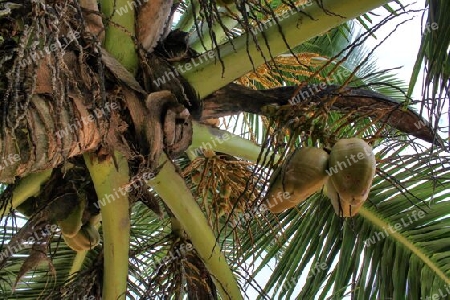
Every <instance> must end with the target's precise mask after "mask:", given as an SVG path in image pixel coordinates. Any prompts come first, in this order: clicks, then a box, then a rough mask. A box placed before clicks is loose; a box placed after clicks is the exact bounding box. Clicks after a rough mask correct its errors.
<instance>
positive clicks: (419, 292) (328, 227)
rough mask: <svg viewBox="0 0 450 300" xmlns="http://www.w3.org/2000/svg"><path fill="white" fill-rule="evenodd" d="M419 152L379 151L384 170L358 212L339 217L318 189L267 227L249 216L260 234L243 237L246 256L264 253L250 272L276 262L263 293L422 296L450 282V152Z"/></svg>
mask: <svg viewBox="0 0 450 300" xmlns="http://www.w3.org/2000/svg"><path fill="white" fill-rule="evenodd" d="M421 157H422V159H419V158H418V157H417V155H406V156H403V157H402V156H398V155H394V156H386V157H379V164H378V168H379V169H380V170H381V172H378V173H379V175H378V176H377V177H376V179H375V181H374V187H373V188H372V191H371V193H370V196H369V202H368V203H366V204H365V205H364V209H363V210H362V211H361V212H360V214H359V216H357V217H356V218H353V219H347V220H345V221H344V220H343V219H340V218H339V217H337V216H336V215H335V213H334V211H333V208H332V207H331V204H330V201H329V200H328V199H327V198H326V197H325V196H323V195H321V194H320V193H319V194H316V195H315V196H313V197H311V198H310V199H309V200H307V201H306V202H304V203H303V204H302V205H300V206H298V207H297V208H296V209H292V210H289V211H287V212H286V213H283V214H281V215H279V216H277V217H274V216H272V217H269V221H270V223H269V224H265V225H264V227H265V228H268V227H271V226H273V227H274V228H276V229H277V230H271V233H270V234H267V230H266V231H264V230H263V228H261V226H260V225H259V224H258V223H257V222H256V220H255V221H253V222H251V223H250V224H251V229H250V230H252V232H255V233H256V234H255V235H253V236H252V239H251V240H250V239H248V238H247V239H245V240H244V242H243V243H242V245H243V247H244V249H245V253H246V254H245V258H246V259H248V260H250V261H253V262H254V261H255V260H254V259H253V255H254V253H257V254H258V255H260V257H261V261H260V262H258V263H257V264H256V269H255V272H254V273H253V276H256V275H257V274H258V273H261V272H263V273H264V272H267V265H275V267H274V269H273V270H272V271H271V276H270V279H269V280H268V282H267V284H266V286H265V288H264V291H265V293H267V294H268V295H270V298H271V299H275V298H278V297H280V298H279V299H281V297H283V299H293V298H295V299H313V298H314V297H317V296H318V297H319V298H318V299H326V298H327V297H329V296H331V295H334V296H336V297H337V298H338V299H341V298H342V297H343V296H344V295H345V294H346V293H348V292H351V293H352V294H353V297H355V299H388V297H393V299H403V298H408V299H419V298H420V297H425V296H430V295H433V294H436V293H438V292H439V289H442V287H444V286H446V285H448V284H449V283H450V270H449V268H448V263H447V262H448V259H449V258H450V252H449V251H448V245H449V243H448V241H449V240H450V229H449V226H448V224H447V223H448V222H450V218H449V217H448V216H449V215H450V208H449V203H448V196H449V193H450V192H449V191H448V189H447V188H446V187H447V186H448V184H449V180H450V174H449V171H450V170H449V168H448V162H449V161H448V160H449V158H450V157H449V156H448V155H447V154H446V153H434V154H431V153H427V154H426V155H422V156H421ZM384 169H388V171H383V170H384ZM394 176H395V177H394ZM436 178H438V179H437V180H436ZM430 204H432V205H431V207H430ZM256 218H260V217H259V216H256ZM263 249H264V250H263ZM294 286H297V287H299V288H300V291H298V292H294V288H293V287H294ZM276 295H278V296H276ZM284 297H285V298H284Z"/></svg>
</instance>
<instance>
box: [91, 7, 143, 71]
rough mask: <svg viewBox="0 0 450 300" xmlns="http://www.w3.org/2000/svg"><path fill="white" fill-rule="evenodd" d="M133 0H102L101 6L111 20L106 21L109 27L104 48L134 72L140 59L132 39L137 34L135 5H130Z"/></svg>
mask: <svg viewBox="0 0 450 300" xmlns="http://www.w3.org/2000/svg"><path fill="white" fill-rule="evenodd" d="M131 2H132V1H129V0H101V1H100V4H101V5H100V6H101V9H102V13H103V15H104V16H105V17H106V19H107V20H108V21H109V23H107V22H105V25H107V27H106V29H105V41H104V48H105V49H106V50H107V51H108V52H109V53H110V54H111V55H112V56H114V57H115V58H116V59H117V60H118V61H119V62H120V63H122V65H124V66H125V68H127V69H128V71H130V72H131V73H133V74H134V73H136V70H137V68H138V61H139V60H138V57H137V55H136V49H135V46H134V42H133V40H132V37H134V36H135V35H136V34H135V26H136V25H135V10H134V5H129V3H131ZM119 12H120V13H119ZM109 18H110V19H109Z"/></svg>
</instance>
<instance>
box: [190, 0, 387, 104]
mask: <svg viewBox="0 0 450 300" xmlns="http://www.w3.org/2000/svg"><path fill="white" fill-rule="evenodd" d="M320 2H321V4H322V5H323V7H324V8H325V9H326V10H328V11H330V12H333V14H330V13H327V12H325V11H323V9H322V8H320V7H319V6H318V5H317V3H316V2H314V3H313V4H312V5H311V6H308V7H306V8H305V9H304V11H305V13H306V14H307V15H309V16H311V17H308V16H307V15H305V14H303V13H302V14H300V13H294V11H291V12H292V14H289V13H288V14H285V15H286V16H287V17H286V18H285V19H283V20H281V18H280V21H279V24H280V25H281V27H282V30H283V34H284V38H285V40H283V37H282V36H281V34H280V32H279V27H278V24H276V23H275V22H272V25H271V26H268V27H267V29H265V30H264V31H263V32H260V33H258V34H257V35H256V39H257V41H258V44H259V47H260V50H258V49H257V48H256V46H255V44H254V43H248V41H249V40H250V41H251V40H252V37H250V36H248V34H244V35H242V36H240V37H238V38H235V39H233V45H231V44H229V43H228V44H226V45H223V46H220V56H221V59H222V61H223V63H224V65H225V68H224V69H223V70H222V66H221V63H220V61H219V60H217V58H216V57H213V58H212V59H208V60H206V61H204V62H203V63H202V64H200V65H198V66H197V67H196V68H193V69H191V70H190V71H189V72H186V73H184V74H183V76H184V78H185V79H186V80H187V81H188V82H189V83H190V84H191V85H192V87H193V88H194V89H195V90H196V91H197V93H198V94H199V96H200V97H201V98H204V97H205V96H207V95H209V94H211V93H212V92H214V91H216V90H218V89H220V88H221V87H223V86H225V85H227V84H228V83H230V82H232V81H234V80H235V79H237V78H239V77H242V76H243V75H245V74H246V73H248V72H250V71H252V70H253V68H254V67H257V66H259V65H261V64H263V63H265V61H264V59H266V60H270V57H271V56H270V53H271V54H272V56H273V57H275V56H277V55H280V54H282V53H285V52H286V51H287V45H286V43H287V44H288V45H289V46H290V47H291V48H293V47H295V46H297V45H299V44H301V43H303V42H306V41H308V40H309V39H311V38H313V37H316V36H318V35H320V34H322V33H323V32H325V31H327V30H330V29H332V28H334V27H336V26H338V25H340V24H342V23H344V22H346V21H348V20H351V19H353V18H355V17H358V16H360V15H362V14H364V13H366V12H368V11H371V10H372V9H375V8H377V7H379V6H381V5H384V4H386V3H388V2H390V1H388V0H370V1H360V0H349V1H340V0H323V1H320ZM258 31H259V30H258ZM262 33H264V36H265V37H266V40H267V41H265V40H264V37H263V34H262ZM267 45H270V51H269V49H268V48H267ZM248 55H250V56H251V58H252V61H253V64H252V61H250V59H249V57H248ZM217 74H222V76H217ZM205 78H208V84H205Z"/></svg>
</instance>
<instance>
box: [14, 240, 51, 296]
mask: <svg viewBox="0 0 450 300" xmlns="http://www.w3.org/2000/svg"><path fill="white" fill-rule="evenodd" d="M43 262H47V263H48V269H49V271H50V273H51V274H52V275H53V276H55V277H56V270H55V267H54V266H53V263H52V261H51V260H50V259H49V258H48V257H47V243H42V242H40V243H39V244H36V243H35V244H33V247H32V248H31V251H30V255H29V256H28V257H27V259H26V260H25V261H24V262H23V264H22V266H21V267H20V270H19V273H18V274H17V277H16V282H15V283H14V286H13V288H12V290H13V292H14V291H15V289H16V287H17V284H18V283H19V281H20V280H21V279H22V277H23V276H25V274H27V273H28V272H29V271H31V270H32V269H35V268H37V267H38V266H39V265H40V264H41V263H43Z"/></svg>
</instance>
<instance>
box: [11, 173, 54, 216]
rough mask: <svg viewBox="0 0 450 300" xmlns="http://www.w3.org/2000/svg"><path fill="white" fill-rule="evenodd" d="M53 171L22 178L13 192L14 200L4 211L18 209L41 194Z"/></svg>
mask: <svg viewBox="0 0 450 300" xmlns="http://www.w3.org/2000/svg"><path fill="white" fill-rule="evenodd" d="M52 171H53V169H49V170H45V171H42V172H37V173H32V174H30V175H28V176H26V177H24V178H22V179H21V180H20V181H19V183H18V184H17V186H16V187H15V188H14V190H13V192H12V200H11V202H9V203H6V207H5V208H3V211H5V212H8V211H9V210H10V209H15V208H17V207H18V206H19V205H20V204H22V203H23V202H25V201H26V200H27V199H28V198H30V197H32V196H36V195H38V194H39V193H40V192H41V186H42V185H43V184H44V183H45V182H46V181H47V180H48V179H49V178H50V176H51V175H52Z"/></svg>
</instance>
